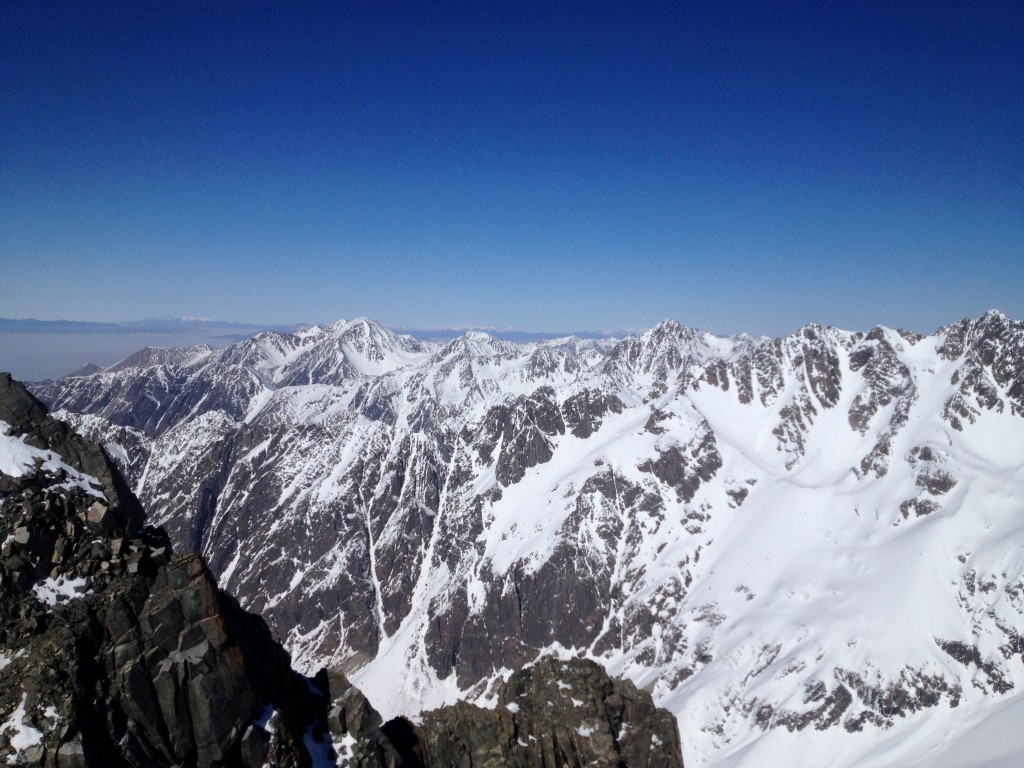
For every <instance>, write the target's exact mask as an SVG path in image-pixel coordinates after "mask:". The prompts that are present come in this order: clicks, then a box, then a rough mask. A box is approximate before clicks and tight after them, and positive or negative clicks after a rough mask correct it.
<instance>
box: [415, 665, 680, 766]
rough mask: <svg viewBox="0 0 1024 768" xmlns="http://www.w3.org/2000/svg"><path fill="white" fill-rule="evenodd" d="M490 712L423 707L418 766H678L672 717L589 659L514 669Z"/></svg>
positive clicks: (461, 707) (463, 707) (462, 706)
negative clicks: (515, 671)
mask: <svg viewBox="0 0 1024 768" xmlns="http://www.w3.org/2000/svg"><path fill="white" fill-rule="evenodd" d="M497 698H498V704H497V707H496V708H495V709H481V708H479V707H474V706H471V705H468V704H459V705H456V706H454V707H446V708H444V709H441V710H437V711H434V712H428V713H426V714H425V715H424V717H423V726H422V729H421V731H422V734H421V735H420V738H419V743H418V744H417V747H418V750H419V754H420V755H422V760H423V765H424V766H428V767H429V768H441V767H446V766H460V768H461V767H462V766H465V767H466V768H469V766H480V767H481V768H499V766H513V767H517V768H518V767H520V766H521V767H522V768H526V766H567V767H568V768H584V766H609V768H611V767H612V766H623V765H638V766H639V765H643V766H651V767H652V768H654V767H655V766H657V767H663V768H681V766H682V764H683V762H682V757H681V750H680V745H679V734H678V731H677V729H676V724H675V720H674V719H673V718H672V717H671V716H670V715H669V714H668V713H667V712H664V711H659V710H657V709H656V708H655V707H654V705H653V703H652V702H651V697H650V695H649V694H647V693H644V692H642V691H639V690H637V688H636V686H634V685H633V684H632V683H628V682H623V681H615V680H612V679H611V678H609V677H608V675H607V674H606V673H605V672H604V670H603V669H602V668H601V667H600V666H598V665H597V664H595V663H593V662H591V661H585V660H582V659H577V660H573V661H568V662H562V661H558V660H556V659H552V658H545V659H541V660H540V661H538V662H537V663H536V664H535V665H533V666H531V667H528V668H526V669H524V670H522V671H520V672H517V673H515V674H513V675H512V676H511V677H510V678H509V680H508V682H507V683H505V684H504V686H502V688H501V690H500V691H499V692H498V696H497Z"/></svg>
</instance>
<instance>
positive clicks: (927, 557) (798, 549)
mask: <svg viewBox="0 0 1024 768" xmlns="http://www.w3.org/2000/svg"><path fill="white" fill-rule="evenodd" d="M34 391H35V393H36V394H37V395H38V396H39V397H40V398H41V399H43V400H44V401H45V402H46V403H47V404H49V405H51V406H53V407H55V408H61V409H64V410H63V413H64V416H65V417H66V418H68V419H69V420H71V421H73V422H74V424H75V426H76V428H78V429H79V430H80V431H83V432H84V433H86V434H87V435H89V436H91V437H93V438H94V439H97V438H98V439H101V440H103V441H104V442H105V443H106V444H107V445H108V449H109V450H110V451H111V453H112V455H114V456H115V458H117V459H118V460H119V461H120V462H122V463H123V464H125V466H126V475H127V476H128V477H129V478H130V480H131V481H132V482H133V483H134V485H135V489H136V491H137V493H138V495H139V496H140V498H141V499H142V501H143V503H144V505H145V506H146V508H147V510H148V513H149V515H150V518H151V519H153V520H154V521H155V522H157V523H159V524H163V525H165V526H166V527H167V528H168V530H170V531H171V533H172V536H173V537H174V538H175V539H176V540H177V542H178V546H179V548H181V547H184V548H191V549H194V550H196V551H199V552H201V553H202V554H203V555H204V556H206V558H207V559H208V560H209V561H210V563H211V567H212V569H213V570H214V572H215V573H216V574H217V575H218V579H219V581H220V583H221V584H222V585H225V587H226V588H228V589H229V590H230V591H232V592H233V593H235V594H236V595H238V596H239V598H240V600H241V601H242V603H243V605H244V606H245V607H246V608H248V609H250V610H255V611H257V612H259V613H261V614H262V615H263V616H264V617H265V618H266V619H267V621H268V622H269V623H270V625H271V626H272V627H273V628H275V630H276V632H277V633H278V634H279V635H280V636H281V638H282V640H283V641H284V643H285V645H286V646H287V647H288V648H289V649H290V651H291V652H292V654H293V656H294V657H295V659H296V661H297V663H298V664H299V666H300V667H302V668H304V669H306V670H309V671H312V670H314V669H315V668H316V667H318V666H320V665H321V664H323V663H324V662H332V663H338V664H342V665H343V666H345V668H346V669H347V670H349V671H351V672H352V677H353V679H354V680H355V681H356V682H357V683H358V684H359V685H360V686H361V687H362V688H363V689H364V690H365V691H367V693H368V695H369V696H370V698H371V700H372V701H373V702H374V704H375V705H376V706H377V707H378V708H380V709H381V710H382V711H383V712H384V714H385V715H391V714H395V713H398V712H415V711H418V710H422V709H424V708H427V707H429V706H433V705H435V704H439V703H441V702H444V701H450V700H453V699H455V698H457V697H463V698H475V699H486V698H487V697H488V695H490V694H491V692H492V691H493V688H494V686H495V684H496V682H497V681H498V680H500V679H501V678H503V677H504V676H506V675H507V674H508V671H509V670H510V669H512V668H515V667H518V666H520V665H521V664H523V663H527V662H529V661H531V660H533V659H535V658H537V657H538V656H539V655H542V654H545V653H552V652H554V653H560V654H573V653H582V654H585V655H588V656H590V657H592V658H594V659H596V660H598V661H600V662H601V663H602V664H603V665H605V666H606V667H607V668H608V669H609V670H610V671H611V672H613V673H614V674H620V675H624V676H626V677H628V678H630V679H632V680H633V681H634V682H636V683H637V684H638V685H640V686H642V687H647V688H648V689H649V690H651V691H652V692H653V694H654V697H655V700H656V701H657V702H658V703H659V704H660V705H663V706H667V707H668V708H669V709H670V710H672V711H673V712H674V713H676V715H677V717H678V718H679V722H680V728H681V731H682V737H683V748H684V753H685V757H686V760H687V763H688V765H690V766H691V767H692V766H702V765H707V766H746V765H758V766H771V765H791V764H794V759H795V756H799V763H800V764H829V765H835V766H846V765H850V766H852V765H864V764H871V765H879V766H882V765H901V766H916V765H921V766H924V765H929V766H932V765H965V766H966V765H983V764H990V765H1005V764H1009V763H1006V762H1003V761H1004V759H1006V758H1007V756H1008V755H1013V754H1016V753H1018V752H1019V750H1020V748H1019V746H1018V744H1017V740H1015V737H1014V736H1013V735H1012V734H1013V733H1014V732H1015V731H1014V730H1013V729H1012V728H1011V729H1010V730H1009V731H1005V730H1004V729H1003V724H1007V725H1008V724H1009V723H1010V720H1011V719H1014V720H1015V721H1016V720H1019V715H1021V714H1024V704H1022V703H1021V702H1022V700H1024V697H1022V696H1021V691H1022V690H1024V639H1022V636H1024V501H1022V500H1024V325H1022V324H1021V323H1019V322H1016V321H1013V320H1011V319H1009V318H1007V317H1006V316H1004V315H1002V314H1000V313H998V312H989V313H987V314H986V315H984V316H982V317H981V318H978V319H977V320H968V319H964V320H961V321H959V322H957V323H954V324H952V325H949V326H947V327H944V328H941V329H939V330H938V331H936V332H935V333H934V334H932V335H929V336H920V335H916V334H911V333H907V332H903V331H895V330H890V329H886V328H875V329H874V330H872V331H871V332H870V333H867V334H864V333H851V332H846V331H841V330H837V329H834V328H826V327H821V326H814V325H812V326H807V327H805V328H803V329H801V330H800V331H799V332H797V333H796V334H794V335H792V336H790V337H787V338H785V339H764V338H752V337H749V336H739V337H733V338H720V337H716V336H713V335H711V334H708V333H704V332H700V331H696V330H693V329H689V328H685V327H682V326H680V325H679V324H677V323H674V322H671V321H666V322H663V323H661V324H659V325H658V326H656V327H655V328H653V329H651V330H649V331H647V332H645V333H642V334H639V335H636V336H632V337H629V338H626V339H624V340H621V341H618V342H612V341H608V342H603V343H602V342H593V341H584V340H580V339H571V338H570V339H562V340H555V341H547V342H539V343H531V344H514V343H511V342H507V341H501V340H498V339H495V338H493V337H491V336H488V335H487V334H484V333H479V332H473V333H469V334H466V335H465V336H463V337H460V338H457V339H455V340H453V341H451V342H449V343H447V344H444V345H441V344H439V343H433V342H424V341H417V340H415V339H412V338H409V337H404V336H398V335H396V334H394V333H392V332H391V331H389V330H388V329H386V328H383V327H381V326H380V325H379V324H377V323H375V322H373V321H372V320H368V319H364V318H360V319H358V320H355V321H351V322H339V323H336V324H334V325H332V326H329V327H325V328H312V329H309V330H307V331H303V332H302V333H299V334H287V333H264V334H260V335H259V336H256V337H254V338H252V339H249V340H247V341H244V342H241V343H239V344H236V345H235V346H233V347H229V348H227V349H225V350H220V351H211V350H209V349H207V348H194V349H189V350H173V351H161V352H156V351H144V352H143V353H139V354H138V355H133V356H132V358H129V359H128V360H126V361H123V362H122V363H119V364H118V365H115V366H113V367H111V368H108V369H105V370H102V371H98V372H95V373H92V374H89V375H78V376H75V377H69V378H65V379H61V380H58V381H56V382H44V383H42V384H40V385H37V386H35V388H34ZM1000 734H1001V735H1000ZM1007 734H1009V735H1007ZM975 741H977V743H978V744H979V745H980V744H984V748H981V747H980V746H979V747H978V748H977V749H974V748H972V747H971V745H972V744H974V743H975ZM984 761H989V762H988V763H985V762H984Z"/></svg>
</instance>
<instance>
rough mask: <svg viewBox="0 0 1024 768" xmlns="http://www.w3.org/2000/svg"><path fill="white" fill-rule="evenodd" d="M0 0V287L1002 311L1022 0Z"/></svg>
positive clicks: (634, 321)
mask: <svg viewBox="0 0 1024 768" xmlns="http://www.w3.org/2000/svg"><path fill="white" fill-rule="evenodd" d="M768 6H769V4H763V3H752V2H741V3H737V2H728V0H726V1H725V2H716V3H684V2H676V3H628V4H627V3H621V4H612V3H576V4H562V3H556V2H541V3H532V2H518V3H508V4H493V3H481V2H477V3H434V2H408V3H393V2H348V3H341V2H339V3H331V4H316V3H296V4H293V3H283V2H282V3H267V2H256V3H251V2H245V3H232V2H203V3H188V2H176V3H138V2H123V3H105V2H95V3H94V2H60V3H50V2H28V1H27V0H24V1H22V0H11V1H10V2H5V3H2V4H0V265H2V272H3V276H2V279H0V316H3V317H35V318H40V319H63V318H66V319H75V320H94V321H109V320H124V319H132V318H142V317H154V316H180V315H190V316H204V317H214V318H218V319H225V320H234V321H245V322H253V323H294V322H303V321H305V322H324V321H330V320H334V319H337V318H340V317H352V316H356V315H361V314H365V315H371V316H374V317H376V318H378V319H379V320H381V321H382V322H385V323H388V324H392V325H405V326H439V325H481V326H498V327H516V328H522V329H526V330H573V329H595V330H599V329H621V328H638V327H646V326H650V325H653V324H654V323H656V322H657V321H658V320H660V319H662V318H665V317H672V318H675V319H677V320H679V321H680V322H683V323H685V324H688V325H693V326H697V327H702V328H707V329H708V330H712V331H716V332H719V333H731V332H736V331H741V330H745V331H748V332H751V333H766V334H773V335H780V334H785V333H788V332H791V331H792V330H794V329H796V328H797V327H798V326H800V325H802V324H804V323H807V322H811V321H815V322H823V323H829V324H832V325H838V326H841V327H845V328H850V329H864V328H868V327H870V326H872V325H875V324H879V323H881V324H886V325H891V326H903V327H907V328H911V329H914V330H919V331H930V330H934V328H936V327H937V326H939V325H941V324H943V323H946V322H950V321H952V320H954V319H956V318H957V317H959V316H961V315H971V316H976V315H979V314H981V313H982V312H983V311H985V310H986V309H988V308H990V307H997V308H1000V309H1002V310H1004V311H1005V312H1007V313H1009V314H1011V315H1013V316H1015V317H1018V318H1020V317H1024V289H1022V285H1024V97H1022V84H1024V4H1022V3H1021V2H1019V0H1011V1H1009V2H974V3H968V2H948V1H943V0H939V1H937V2H929V3H922V2H916V3H900V2H885V3H865V2H850V3H821V2H808V3H796V2H791V3H781V4H777V5H776V7H774V8H772V7H768Z"/></svg>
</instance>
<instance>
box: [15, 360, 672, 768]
mask: <svg viewBox="0 0 1024 768" xmlns="http://www.w3.org/2000/svg"><path fill="white" fill-rule="evenodd" d="M0 422H3V423H2V424H0V494H2V500H0V504H2V513H0V542H2V547H0V759H3V760H5V761H6V763H8V764H15V765H38V766H60V767H61V768H64V767H65V766H71V767H77V766H98V765H103V766H128V765H138V766H246V767H247V768H257V767H259V766H324V765H353V766H389V768H394V767H395V766H421V765H422V766H445V767H447V766H456V765H458V766H467V767H468V766H499V765H500V766H506V765H507V766H523V768H526V767H527V766H569V768H577V767H579V768H582V766H584V765H599V766H600V765H607V766H665V767H666V768H673V767H674V766H682V758H681V751H680V745H679V739H678V732H677V729H676V724H675V720H674V718H673V717H672V716H671V715H670V714H669V713H668V712H666V711H664V710H659V709H656V708H655V707H654V705H653V704H652V702H651V697H650V696H649V695H648V694H647V693H645V692H642V691H639V690H637V688H636V687H635V686H633V685H632V684H631V683H628V682H622V681H617V680H612V679H610V678H609V677H608V676H607V675H606V674H605V672H604V671H603V669H602V668H601V667H599V666H598V665H596V664H594V663H593V662H589V661H584V660H574V661H557V660H555V659H544V660H541V661H540V662H538V663H537V664H535V665H533V666H532V667H529V668H526V669H524V670H521V671H519V672H517V673H514V674H512V675H511V676H510V677H509V679H508V680H507V681H506V682H505V683H504V685H502V686H500V688H499V689H498V690H497V691H496V694H495V701H494V704H495V706H494V708H492V709H485V708H480V707H476V706H471V705H468V704H459V705H457V706H454V707H447V708H443V709H440V710H435V711H432V712H428V713H425V714H424V715H423V717H422V719H421V720H420V722H419V723H418V724H417V725H413V724H412V723H410V722H409V721H408V720H405V719H401V718H399V719H395V720H392V721H389V722H388V723H384V722H383V721H382V718H381V717H380V715H379V714H378V713H377V712H376V711H375V710H374V709H373V708H372V707H371V706H370V704H369V702H368V701H367V700H366V699H365V697H363V695H362V694H361V693H360V692H359V691H358V690H357V689H356V688H354V687H353V686H352V685H351V684H350V683H349V681H348V680H347V679H346V677H345V676H344V675H343V674H342V673H341V672H339V671H332V672H327V671H323V672H321V673H319V674H318V675H316V676H315V677H313V678H307V677H304V676H302V675H300V674H299V673H297V672H295V671H294V670H293V669H292V668H291V666H290V662H289V657H288V655H287V654H286V653H285V651H284V650H283V649H282V648H281V646H280V645H279V644H278V643H277V642H276V641H275V640H274V638H273V637H272V636H271V633H270V631H269V629H268V628H267V625H266V624H265V622H264V621H263V620H262V619H261V618H259V617H257V616H255V615H253V614H250V613H246V612H245V611H243V610H241V608H239V605H238V603H237V602H236V601H235V600H234V599H233V598H232V597H231V596H230V595H228V594H226V593H225V592H223V591H221V590H220V589H218V588H217V584H216V581H215V579H214V577H213V575H212V574H211V573H210V571H209V569H208V568H207V566H206V563H205V562H204V560H203V559H202V557H200V556H198V555H191V554H190V555H184V556H174V555H173V553H172V550H171V546H170V543H169V541H168V536H167V534H166V532H165V531H164V530H163V529H161V528H155V527H152V526H146V525H144V518H143V514H142V510H141V508H140V506H139V504H138V501H137V500H136V499H135V497H134V496H133V495H132V494H131V492H130V491H128V489H127V487H126V485H125V483H124V481H123V479H122V478H121V476H120V474H119V472H118V470H117V468H116V467H115V466H114V464H113V463H112V462H111V460H110V459H109V457H108V456H107V454H106V453H105V452H104V451H103V450H102V449H101V448H99V447H98V446H96V445H95V444H92V443H89V442H87V441H85V440H84V439H82V438H81V437H80V436H78V435H77V434H75V433H74V432H73V431H71V430H70V429H69V428H68V427H67V426H66V425H64V424H62V423H61V422H59V421H57V420H55V419H53V418H51V417H49V416H48V415H47V414H46V410H45V408H44V407H43V406H42V405H41V404H40V403H39V402H38V401H37V400H36V399H35V398H34V397H32V396H31V395H30V394H29V393H28V392H27V391H26V390H25V389H24V388H23V387H21V385H20V384H18V383H17V382H14V381H12V380H11V377H10V376H9V375H8V374H0Z"/></svg>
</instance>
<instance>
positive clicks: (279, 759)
mask: <svg viewBox="0 0 1024 768" xmlns="http://www.w3.org/2000/svg"><path fill="white" fill-rule="evenodd" d="M3 384H4V385H5V388H4V390H3V391H0V412H2V413H3V414H4V417H5V418H4V421H7V422H8V423H13V424H16V425H17V427H16V428H17V429H18V430H19V431H20V433H21V434H22V435H25V436H26V440H33V441H35V442H36V443H37V445H39V447H46V448H47V449H49V450H53V451H55V452H57V453H59V454H61V455H62V456H63V457H64V458H65V460H66V461H67V462H68V463H69V464H72V465H80V466H82V467H84V468H86V471H88V469H90V468H92V469H96V468H98V472H97V474H99V475H100V477H101V479H102V480H103V485H104V486H106V488H105V491H106V498H105V499H97V498H96V497H95V496H94V495H90V494H89V493H88V492H87V491H86V490H84V489H82V488H79V487H72V488H70V489H69V488H65V487H62V486H61V480H62V477H61V471H59V470H58V471H57V472H43V471H41V470H39V471H36V472H34V473H29V474H27V475H25V476H21V477H15V478H9V479H10V480H12V481H13V482H12V484H13V485H14V486H15V487H14V488H13V489H12V490H11V491H8V492H7V493H6V494H5V495H4V496H3V499H2V515H0V540H4V541H5V544H4V546H3V548H2V550H0V654H3V656H4V659H5V661H6V663H5V664H4V665H3V669H0V677H2V679H3V681H4V684H3V685H2V686H0V691H3V693H0V714H4V713H7V714H9V713H12V712H16V711H18V710H17V708H18V706H19V704H20V705H21V710H20V711H22V715H21V718H22V719H21V724H20V726H19V727H20V728H21V729H22V731H23V732H28V733H32V734H35V735H37V738H35V739H30V741H34V742H35V743H33V744H31V745H30V746H29V747H24V743H23V741H16V740H14V739H13V738H12V736H13V734H11V733H7V734H3V735H0V753H2V754H6V755H8V756H9V757H12V758H14V757H15V756H16V757H17V759H18V760H19V761H20V763H22V764H30V765H60V766H63V765H83V766H84V765H113V766H117V765H152V766H171V765H196V766H215V765H223V766H229V765H231V766H254V767H255V766H262V765H264V764H265V763H266V761H267V759H268V758H270V757H273V759H272V760H271V764H273V765H282V766H288V765H295V766H301V765H308V764H309V758H308V755H307V753H306V751H305V749H304V747H303V746H302V738H303V733H304V730H305V728H306V727H307V726H308V724H309V723H311V722H313V719H314V715H315V712H316V707H317V706H318V705H317V701H316V696H315V695H314V692H313V691H312V690H311V689H310V688H309V687H308V686H307V685H306V683H305V681H304V679H303V678H302V677H301V676H299V675H298V674H296V673H295V672H293V671H292V670H291V668H290V666H289V660H288V656H287V654H285V652H284V651H283V650H282V649H281V647H280V646H279V645H278V644H277V643H275V642H274V641H273V639H272V638H271V636H270V632H269V630H268V629H267V627H266V624H265V623H264V622H263V621H262V620H261V619H259V618H258V617H256V616H253V615H251V614H246V613H245V612H243V611H242V610H241V609H240V608H239V607H238V605H237V603H236V602H235V601H234V600H232V599H231V598H230V597H228V596H227V595H226V594H224V593H222V592H220V591H219V590H218V589H217V587H216V584H215V583H214V580H213V576H212V575H211V574H210V572H209V570H207V568H206V565H205V564H204V563H203V561H202V560H201V559H200V558H199V557H197V556H195V555H189V556H185V557H183V558H172V556H171V548H170V543H169V540H168V538H167V534H166V533H165V532H164V531H163V530H162V529H155V528H150V527H143V526H142V525H141V510H140V509H139V508H138V502H137V501H136V500H135V499H134V497H132V496H131V494H130V493H128V492H124V493H121V492H119V490H118V489H119V488H123V480H121V479H120V476H119V474H118V472H117V470H116V469H114V468H112V467H111V465H110V463H109V461H108V460H107V459H106V456H105V454H104V453H103V452H102V450H101V449H99V448H98V447H96V446H94V445H91V444H89V443H87V442H86V441H84V440H83V439H81V438H80V437H78V436H77V435H75V434H74V433H72V432H70V430H68V429H67V428H66V427H65V425H62V424H60V423H59V422H57V421H55V420H53V419H50V418H49V417H48V416H46V413H45V410H44V409H42V407H41V406H39V404H38V402H36V401H34V399H32V398H31V396H27V397H26V395H27V393H25V391H24V390H23V389H21V387H20V386H19V385H18V384H17V383H12V382H11V381H10V379H9V378H6V379H4V380H3ZM270 707H273V708H275V709H277V710H278V711H280V712H281V717H280V718H279V721H278V723H276V724H275V725H274V726H273V727H272V731H271V732H270V733H269V734H268V739H267V749H259V748H255V747H253V746H252V744H251V742H252V741H253V740H252V739H251V738H250V739H249V742H250V748H249V749H248V751H247V752H246V753H245V754H243V750H242V747H241V743H242V739H243V736H245V735H246V734H247V733H248V732H250V731H251V730H252V729H253V728H254V727H256V726H254V723H256V722H257V721H258V720H259V718H260V716H261V714H262V713H263V712H264V711H265V710H266V709H267V708H270ZM271 741H273V742H274V744H275V746H274V753H273V755H271V752H270V742H271ZM22 747H24V748H22ZM246 754H247V755H248V757H246V756H245V755H246ZM254 761H255V762H254Z"/></svg>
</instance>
